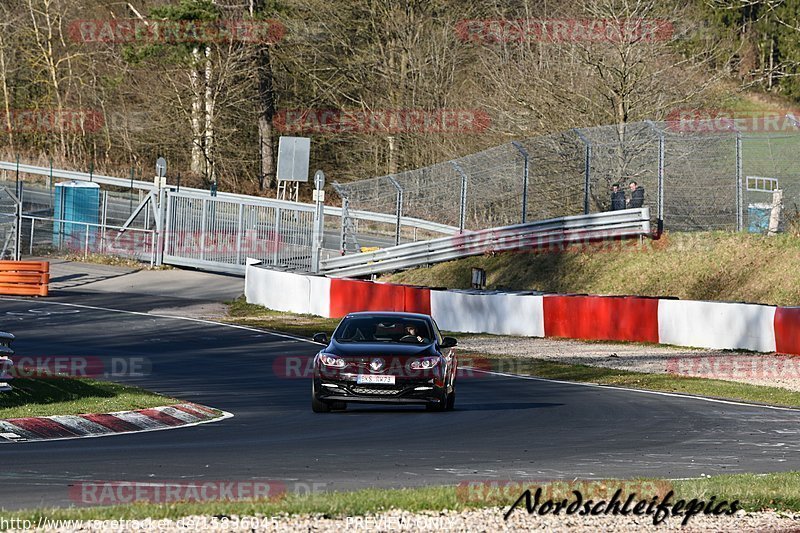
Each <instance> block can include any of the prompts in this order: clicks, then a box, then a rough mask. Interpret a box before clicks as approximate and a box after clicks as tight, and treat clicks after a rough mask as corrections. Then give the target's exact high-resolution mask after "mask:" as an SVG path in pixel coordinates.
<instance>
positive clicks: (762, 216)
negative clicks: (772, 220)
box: [747, 203, 772, 233]
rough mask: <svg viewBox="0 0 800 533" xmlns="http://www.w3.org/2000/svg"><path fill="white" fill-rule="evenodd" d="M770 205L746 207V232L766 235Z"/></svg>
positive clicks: (755, 204) (760, 204) (758, 204)
mask: <svg viewBox="0 0 800 533" xmlns="http://www.w3.org/2000/svg"><path fill="white" fill-rule="evenodd" d="M771 213H772V204H767V203H754V204H750V205H748V206H747V220H748V222H749V224H748V226H747V231H748V232H750V233H766V232H767V231H768V230H769V217H770V214H771Z"/></svg>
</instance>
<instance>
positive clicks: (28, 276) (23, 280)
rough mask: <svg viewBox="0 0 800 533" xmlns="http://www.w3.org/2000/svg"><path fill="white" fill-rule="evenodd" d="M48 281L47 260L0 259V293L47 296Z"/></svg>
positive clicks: (48, 269)
mask: <svg viewBox="0 0 800 533" xmlns="http://www.w3.org/2000/svg"><path fill="white" fill-rule="evenodd" d="M49 283H50V263H48V262H47V261H0V294H4V295H8V296H47V291H48V285H49Z"/></svg>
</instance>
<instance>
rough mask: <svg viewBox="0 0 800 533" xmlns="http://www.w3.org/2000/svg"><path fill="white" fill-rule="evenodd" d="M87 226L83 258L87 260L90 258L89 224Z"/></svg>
mask: <svg viewBox="0 0 800 533" xmlns="http://www.w3.org/2000/svg"><path fill="white" fill-rule="evenodd" d="M84 225H85V226H86V230H85V231H86V234H85V235H84V239H83V242H84V244H83V258H84V259H86V258H87V257H89V224H84Z"/></svg>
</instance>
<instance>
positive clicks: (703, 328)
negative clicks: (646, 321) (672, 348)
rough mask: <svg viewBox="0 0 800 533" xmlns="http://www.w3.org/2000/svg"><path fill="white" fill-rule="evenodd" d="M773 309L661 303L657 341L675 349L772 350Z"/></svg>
mask: <svg viewBox="0 0 800 533" xmlns="http://www.w3.org/2000/svg"><path fill="white" fill-rule="evenodd" d="M774 323H775V308H774V307H772V306H769V305H755V304H738V303H725V302H694V301H691V300H661V301H659V303H658V341H659V342H661V343H662V344H675V345H678V346H700V347H703V348H720V349H745V350H753V351H756V352H774V351H775V327H774Z"/></svg>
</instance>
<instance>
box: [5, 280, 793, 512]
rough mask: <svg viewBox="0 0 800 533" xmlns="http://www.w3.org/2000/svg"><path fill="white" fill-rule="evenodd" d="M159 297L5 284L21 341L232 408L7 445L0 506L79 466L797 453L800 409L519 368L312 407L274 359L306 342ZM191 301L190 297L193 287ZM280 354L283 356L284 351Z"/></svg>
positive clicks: (424, 466)
mask: <svg viewBox="0 0 800 533" xmlns="http://www.w3.org/2000/svg"><path fill="white" fill-rule="evenodd" d="M57 302H70V303H73V304H80V305H86V306H95V307H101V308H113V309H123V310H127V311H133V312H138V313H148V312H150V311H152V310H154V309H163V308H165V307H172V308H174V307H175V306H176V304H175V299H174V298H166V297H159V296H155V295H136V294H119V293H92V292H80V290H76V291H73V292H71V293H69V294H66V292H64V291H62V292H61V294H60V295H57V296H55V297H53V298H48V299H45V300H10V299H2V300H0V329H2V330H6V331H11V332H13V333H14V334H15V335H17V338H18V340H17V341H16V342H15V345H14V347H15V349H16V351H17V354H18V355H72V356H96V357H101V358H112V357H117V358H130V357H145V358H147V359H148V360H149V362H150V363H151V369H152V372H151V373H149V374H148V375H145V376H139V377H130V378H123V379H119V380H120V381H124V382H129V383H133V384H136V385H140V386H143V387H146V388H148V389H151V390H154V391H157V392H161V393H164V394H167V395H171V396H175V397H178V398H181V399H185V400H189V401H193V402H198V403H201V404H204V405H209V406H212V407H216V408H218V409H223V410H225V411H228V412H230V413H232V414H233V415H234V417H233V418H230V419H227V420H224V421H221V422H217V423H212V424H207V425H202V426H196V427H190V428H182V429H175V430H169V431H158V432H151V433H141V434H132V435H122V436H112V437H102V438H91V439H77V440H65V441H54V442H38V443H8V444H3V445H0V465H2V466H0V480H1V481H2V482H0V507H3V508H6V509H14V508H28V507H34V506H42V505H45V506H68V505H71V504H73V502H72V501H71V500H70V496H69V487H70V486H72V485H74V484H76V483H80V482H82V481H98V480H101V481H145V482H162V481H164V482H174V481H184V482H191V481H202V480H215V481H220V480H250V479H261V480H263V479H268V480H277V481H284V482H286V483H287V484H288V485H289V486H291V484H292V483H296V484H297V486H313V484H318V485H316V486H317V487H322V488H323V489H324V490H339V489H354V488H363V487H405V486H419V485H428V484H457V483H459V482H462V481H474V480H491V479H498V480H542V479H573V478H576V477H578V478H612V477H613V478H627V477H631V476H661V477H669V478H684V477H697V476H700V474H706V475H711V474H720V473H735V472H771V471H787V470H798V469H800V453H799V452H800V439H798V434H799V433H800V411H791V410H775V409H768V408H764V407H758V406H746V405H731V404H726V403H716V402H709V401H703V400H700V399H692V398H684V397H673V396H667V395H656V394H647V393H641V392H634V391H626V390H617V389H611V388H601V387H591V386H583V385H573V384H565V383H557V382H548V381H541V380H530V379H522V378H518V377H507V376H497V375H490V374H479V375H476V376H475V377H474V378H472V379H462V380H461V381H460V382H459V383H458V400H457V406H456V407H457V410H456V411H454V412H451V413H429V412H426V411H424V410H423V409H421V408H418V407H409V408H404V407H373V406H351V407H350V408H349V409H348V411H346V412H342V413H331V414H313V413H312V412H311V409H310V405H309V403H310V401H309V394H310V382H309V380H307V379H298V378H293V379H291V378H286V377H284V376H281V375H279V374H282V373H283V372H282V371H277V372H276V364H275V361H276V360H277V359H278V358H280V357H283V356H310V355H313V354H314V353H315V352H316V351H317V349H318V346H317V345H314V344H311V343H309V342H304V341H300V340H294V339H291V338H286V337H280V336H275V335H272V334H268V333H263V332H257V331H252V330H247V329H237V328H232V327H228V326H224V325H214V324H207V323H202V322H196V321H187V320H181V319H178V318H169V317H155V316H148V315H144V314H130V313H122V312H113V311H108V310H101V309H90V308H87V307H65V306H61V305H57ZM183 303H184V304H185V305H191V304H193V301H192V300H188V299H187V300H185V301H184V302H183ZM277 367H280V365H277Z"/></svg>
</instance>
